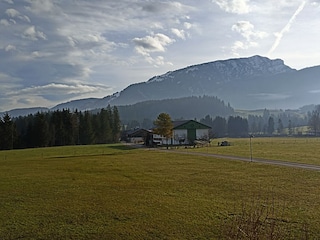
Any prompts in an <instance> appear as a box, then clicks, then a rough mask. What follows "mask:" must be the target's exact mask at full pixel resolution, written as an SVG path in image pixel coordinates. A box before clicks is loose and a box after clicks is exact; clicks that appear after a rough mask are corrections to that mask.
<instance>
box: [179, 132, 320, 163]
mask: <svg viewBox="0 0 320 240" xmlns="http://www.w3.org/2000/svg"><path fill="white" fill-rule="evenodd" d="M224 140H227V141H229V142H230V143H231V146H227V147H221V146H218V142H220V143H221V142H222V141H224ZM251 147H252V157H253V158H263V159H274V160H284V161H289V162H298V163H309V164H315V165H320V138H289V137H287V138H281V137H272V138H271V137H270V138H268V137H266V138H255V137H253V138H252V139H251ZM179 150H184V148H179ZM187 150H188V151H196V152H208V153H216V154H223V155H232V156H241V157H247V158H250V156H251V152H250V139H249V138H223V139H222V138H220V139H214V140H212V141H211V143H210V146H209V147H202V148H196V149H192V148H188V149H187Z"/></svg>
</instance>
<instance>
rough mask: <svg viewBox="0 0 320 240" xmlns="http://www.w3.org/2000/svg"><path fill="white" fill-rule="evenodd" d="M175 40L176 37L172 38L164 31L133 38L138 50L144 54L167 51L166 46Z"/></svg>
mask: <svg viewBox="0 0 320 240" xmlns="http://www.w3.org/2000/svg"><path fill="white" fill-rule="evenodd" d="M174 41H175V40H174V39H171V38H170V37H168V36H167V35H165V34H162V33H157V34H154V35H152V36H146V37H143V38H134V39H133V42H134V44H135V45H136V46H135V49H136V51H137V52H138V53H140V54H141V55H143V56H149V55H150V53H152V52H165V51H166V46H167V45H169V44H171V43H173V42H174Z"/></svg>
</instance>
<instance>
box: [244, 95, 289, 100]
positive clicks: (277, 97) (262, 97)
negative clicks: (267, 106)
mask: <svg viewBox="0 0 320 240" xmlns="http://www.w3.org/2000/svg"><path fill="white" fill-rule="evenodd" d="M250 96H252V97H254V98H256V99H258V100H267V101H279V100H285V99H288V98H290V97H291V96H290V95H287V94H281V93H257V94H250Z"/></svg>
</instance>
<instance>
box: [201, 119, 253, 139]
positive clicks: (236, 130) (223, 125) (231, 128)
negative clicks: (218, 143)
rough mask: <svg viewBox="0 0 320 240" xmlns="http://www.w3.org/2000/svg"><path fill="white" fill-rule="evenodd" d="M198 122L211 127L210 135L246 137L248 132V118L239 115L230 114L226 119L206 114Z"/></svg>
mask: <svg viewBox="0 0 320 240" xmlns="http://www.w3.org/2000/svg"><path fill="white" fill-rule="evenodd" d="M200 122H201V123H203V124H206V125H208V126H210V127H212V134H211V136H210V137H218V138H219V137H225V136H229V137H247V136H248V134H249V127H248V120H247V119H246V118H242V117H239V116H236V117H234V116H230V117H229V118H228V119H226V118H223V117H215V118H214V119H213V118H211V117H210V116H209V115H207V116H206V117H205V118H202V119H200Z"/></svg>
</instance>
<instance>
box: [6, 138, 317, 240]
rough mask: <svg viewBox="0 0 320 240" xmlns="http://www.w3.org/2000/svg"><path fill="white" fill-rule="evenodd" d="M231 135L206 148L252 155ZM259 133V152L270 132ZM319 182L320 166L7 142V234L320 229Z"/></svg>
mask: <svg viewBox="0 0 320 240" xmlns="http://www.w3.org/2000/svg"><path fill="white" fill-rule="evenodd" d="M269 140H270V141H271V140H272V139H269ZM230 141H231V142H233V143H234V145H233V146H231V147H230V148H227V147H226V148H224V149H223V148H217V147H216V146H213V145H212V147H208V148H203V149H202V150H201V151H213V152H216V151H221V152H219V153H224V154H230V153H228V152H227V151H233V154H238V153H239V155H245V154H246V156H247V155H248V154H247V151H248V150H246V151H243V152H242V153H241V151H240V149H241V148H240V147H239V152H238V150H237V151H236V148H238V146H237V145H238V143H239V144H240V143H241V140H240V139H239V140H230ZM238 141H239V142H238ZM242 141H243V142H242V144H244V145H243V146H244V147H248V146H247V145H245V141H246V140H245V139H243V140H242ZM253 141H255V143H254V145H253V146H254V153H255V154H257V152H258V147H257V146H258V142H261V145H263V144H265V143H264V141H267V139H264V140H263V139H254V140H253ZM275 141H280V142H281V140H278V139H277V140H275ZM283 141H289V140H287V139H283ZM304 141H307V140H304ZM310 141H311V140H310ZM312 141H316V140H312ZM280 142H279V143H280ZM319 143H320V141H319ZM292 144H293V143H292ZM278 145H279V144H275V146H278ZM305 145H307V146H305V148H307V147H308V146H309V144H307V142H306V144H305ZM286 147H288V144H286ZM300 147H303V146H301V142H298V146H297V147H296V148H295V149H298V148H299V149H300ZM305 148H303V149H305ZM220 149H221V150H220ZM232 149H233V150H232ZM274 149H275V150H274V151H273V153H274V154H275V155H274V157H276V158H278V157H279V156H280V157H281V156H284V159H287V158H288V155H287V153H286V152H283V155H281V152H279V153H276V149H280V150H281V151H283V149H282V148H274ZM188 151H200V150H199V149H194V150H193V149H188ZM223 151H225V152H223ZM314 151H315V150H314ZM300 152H301V151H300ZM290 154H293V153H290ZM302 154H303V153H302ZM306 154H309V153H306ZM310 154H311V153H310ZM311 155H312V154H311ZM311 155H310V156H311ZM257 156H258V155H257ZM308 156H309V155H308ZM266 157H268V158H269V155H268V156H266ZM312 161H313V162H314V161H316V157H314V160H312ZM319 185H320V173H319V172H317V171H306V170H301V169H295V168H287V167H279V166H278V167H277V166H271V165H263V164H258V163H250V162H241V161H230V160H224V159H217V158H212V157H200V156H192V155H184V154H178V153H174V152H172V151H171V152H165V151H161V150H159V151H158V150H149V149H132V148H128V147H126V146H123V145H94V146H73V147H55V148H39V149H26V150H14V151H2V152H0V239H232V238H234V236H235V235H232V234H233V232H234V231H235V229H238V230H239V229H240V230H241V231H240V235H239V236H238V239H319V238H320V233H319V232H320V227H319V226H320V187H319ZM256 220H257V221H256ZM262 220H263V221H262ZM246 225H247V226H246ZM258 225H259V226H258ZM253 227H255V228H257V229H256V230H253V229H252V228H253ZM250 228H251V230H250ZM267 228H268V229H273V230H266V229H267ZM267 231H269V232H270V231H271V232H272V233H273V234H274V235H273V238H272V237H270V236H269V235H268V236H269V237H267V235H263V234H264V233H265V232H267ZM254 232H255V233H257V232H260V233H261V235H260V236H261V237H259V238H254V237H251V238H250V236H251V235H250V233H254ZM230 236H233V237H230ZM263 236H264V237H263Z"/></svg>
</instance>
